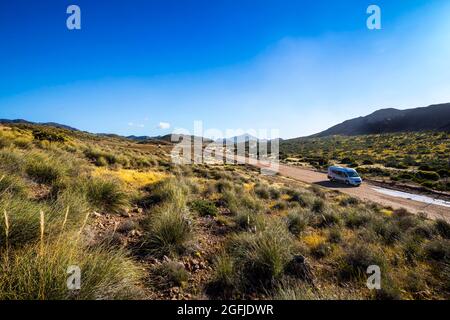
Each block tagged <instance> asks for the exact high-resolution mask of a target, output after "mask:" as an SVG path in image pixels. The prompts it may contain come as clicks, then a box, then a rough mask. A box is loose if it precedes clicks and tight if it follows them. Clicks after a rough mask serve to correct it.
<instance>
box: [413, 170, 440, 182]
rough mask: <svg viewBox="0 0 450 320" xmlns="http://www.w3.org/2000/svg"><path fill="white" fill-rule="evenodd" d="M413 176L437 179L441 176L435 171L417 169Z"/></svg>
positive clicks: (419, 178) (423, 178) (421, 178)
mask: <svg viewBox="0 0 450 320" xmlns="http://www.w3.org/2000/svg"><path fill="white" fill-rule="evenodd" d="M415 176H416V179H418V180H431V181H439V179H440V178H441V177H439V175H438V174H437V173H436V172H433V171H418V172H416V175H415Z"/></svg>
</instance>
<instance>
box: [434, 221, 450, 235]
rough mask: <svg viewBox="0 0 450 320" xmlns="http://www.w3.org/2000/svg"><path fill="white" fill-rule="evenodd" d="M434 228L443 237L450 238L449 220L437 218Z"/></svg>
mask: <svg viewBox="0 0 450 320" xmlns="http://www.w3.org/2000/svg"><path fill="white" fill-rule="evenodd" d="M434 228H435V229H436V231H437V232H438V233H439V234H440V235H441V237H442V238H444V239H450V224H449V223H448V222H447V221H445V220H443V219H437V220H436V221H435V222H434Z"/></svg>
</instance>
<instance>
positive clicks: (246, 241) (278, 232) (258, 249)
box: [227, 221, 293, 289]
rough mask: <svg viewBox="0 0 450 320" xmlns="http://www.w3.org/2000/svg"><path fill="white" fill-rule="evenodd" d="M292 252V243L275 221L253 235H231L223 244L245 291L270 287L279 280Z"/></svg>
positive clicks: (284, 228) (290, 238)
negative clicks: (226, 242) (225, 243)
mask: <svg viewBox="0 0 450 320" xmlns="http://www.w3.org/2000/svg"><path fill="white" fill-rule="evenodd" d="M292 249H293V239H292V237H291V235H290V233H289V231H288V230H287V228H286V226H285V225H284V224H280V223H279V222H278V221H271V223H269V224H268V225H267V227H266V228H265V229H264V230H262V231H260V232H257V233H242V234H238V235H234V236H232V237H231V239H230V240H229V241H228V244H227V251H228V253H229V254H230V255H231V256H232V257H233V259H234V261H236V264H237V265H236V267H237V271H238V272H239V274H240V275H241V283H242V284H243V285H244V286H245V287H246V289H250V288H254V289H257V288H262V287H266V286H270V285H271V284H273V281H274V280H275V279H278V278H280V277H281V276H282V275H283V272H284V269H285V267H286V265H287V263H288V262H289V261H290V260H291V258H292Z"/></svg>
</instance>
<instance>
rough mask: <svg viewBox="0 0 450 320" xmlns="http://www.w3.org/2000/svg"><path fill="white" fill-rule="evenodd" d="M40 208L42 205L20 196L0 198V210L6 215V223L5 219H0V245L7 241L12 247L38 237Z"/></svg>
mask: <svg viewBox="0 0 450 320" xmlns="http://www.w3.org/2000/svg"><path fill="white" fill-rule="evenodd" d="M42 208H43V206H42V205H39V204H37V203H34V202H31V201H27V200H24V199H21V198H16V197H8V198H2V199H0V212H1V213H2V216H3V215H5V216H7V217H8V223H6V221H5V219H1V220H0V245H3V244H4V243H5V242H6V241H8V243H9V245H10V246H13V247H14V246H21V245H24V244H27V243H29V242H32V241H34V240H36V239H37V238H38V237H39V211H40V210H41V209H42ZM5 212H6V214H5ZM7 224H8V225H7ZM7 229H8V236H7V237H6V233H7Z"/></svg>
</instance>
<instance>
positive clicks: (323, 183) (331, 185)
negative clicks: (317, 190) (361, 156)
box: [314, 180, 357, 189]
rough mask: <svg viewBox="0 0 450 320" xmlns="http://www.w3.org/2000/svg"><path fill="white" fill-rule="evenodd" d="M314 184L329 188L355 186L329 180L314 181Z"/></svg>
mask: <svg viewBox="0 0 450 320" xmlns="http://www.w3.org/2000/svg"><path fill="white" fill-rule="evenodd" d="M314 184H317V185H319V186H321V187H325V188H329V189H342V188H346V189H347V188H348V189H350V188H357V187H355V186H350V185H347V184H345V183H339V182H331V181H329V180H324V181H319V182H315V183H314Z"/></svg>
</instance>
